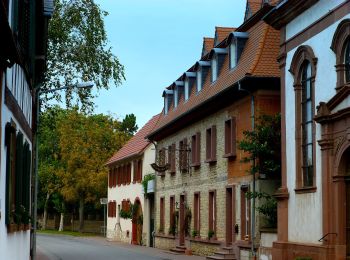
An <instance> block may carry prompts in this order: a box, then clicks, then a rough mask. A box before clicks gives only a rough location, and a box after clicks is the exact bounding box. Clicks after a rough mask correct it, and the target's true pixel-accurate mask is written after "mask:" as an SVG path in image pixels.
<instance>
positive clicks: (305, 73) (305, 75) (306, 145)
mask: <svg viewBox="0 0 350 260" xmlns="http://www.w3.org/2000/svg"><path fill="white" fill-rule="evenodd" d="M301 84H302V101H301V106H302V108H301V111H302V122H301V127H302V130H301V131H302V157H303V160H302V168H303V170H302V171H303V180H302V181H303V186H304V187H310V186H313V172H314V170H313V117H314V115H313V100H312V96H313V93H312V78H311V65H310V63H309V62H305V64H304V65H303V70H302V79H301Z"/></svg>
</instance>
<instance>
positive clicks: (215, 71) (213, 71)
mask: <svg viewBox="0 0 350 260" xmlns="http://www.w3.org/2000/svg"><path fill="white" fill-rule="evenodd" d="M217 77H218V59H217V57H216V55H214V56H213V59H212V60H211V81H212V82H215V81H216V79H217Z"/></svg>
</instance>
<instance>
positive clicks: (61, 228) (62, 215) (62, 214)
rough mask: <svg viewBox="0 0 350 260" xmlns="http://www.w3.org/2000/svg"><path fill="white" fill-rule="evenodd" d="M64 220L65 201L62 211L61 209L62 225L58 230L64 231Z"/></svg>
mask: <svg viewBox="0 0 350 260" xmlns="http://www.w3.org/2000/svg"><path fill="white" fill-rule="evenodd" d="M63 221H64V202H62V211H61V218H60V227H59V228H58V231H63Z"/></svg>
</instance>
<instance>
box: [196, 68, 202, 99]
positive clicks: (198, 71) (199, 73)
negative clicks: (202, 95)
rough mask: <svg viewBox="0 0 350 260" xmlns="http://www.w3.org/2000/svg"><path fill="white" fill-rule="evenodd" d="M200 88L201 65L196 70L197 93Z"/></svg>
mask: <svg viewBox="0 0 350 260" xmlns="http://www.w3.org/2000/svg"><path fill="white" fill-rule="evenodd" d="M201 90H202V69H201V67H199V68H198V70H197V93H198V92H199V91H201Z"/></svg>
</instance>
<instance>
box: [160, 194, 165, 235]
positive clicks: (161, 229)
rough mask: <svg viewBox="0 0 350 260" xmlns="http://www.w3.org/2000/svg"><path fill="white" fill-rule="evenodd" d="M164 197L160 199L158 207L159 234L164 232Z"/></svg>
mask: <svg viewBox="0 0 350 260" xmlns="http://www.w3.org/2000/svg"><path fill="white" fill-rule="evenodd" d="M164 213H165V209H164V197H162V198H160V206H159V232H161V233H163V232H164Z"/></svg>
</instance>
